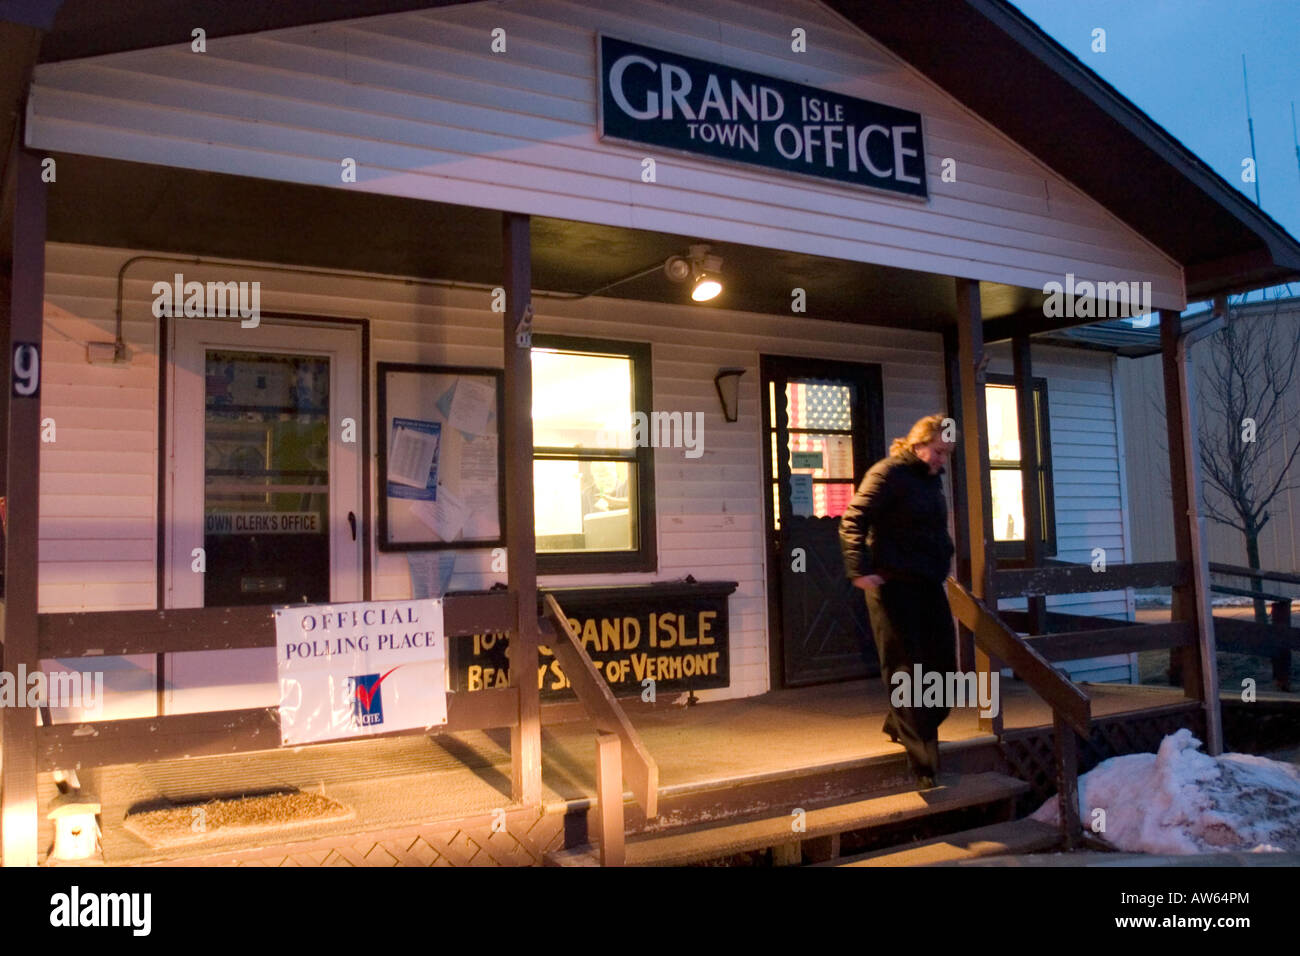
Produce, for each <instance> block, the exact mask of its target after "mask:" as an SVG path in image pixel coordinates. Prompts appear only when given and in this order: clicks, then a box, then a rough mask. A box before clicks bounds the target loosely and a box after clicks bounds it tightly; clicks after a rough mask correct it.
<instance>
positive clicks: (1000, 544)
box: [984, 372, 1056, 561]
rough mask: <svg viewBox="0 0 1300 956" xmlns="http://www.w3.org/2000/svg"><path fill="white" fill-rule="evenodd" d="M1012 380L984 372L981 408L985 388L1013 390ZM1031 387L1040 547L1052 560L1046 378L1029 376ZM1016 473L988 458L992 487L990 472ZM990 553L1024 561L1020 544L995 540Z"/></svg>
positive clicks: (1053, 513) (1053, 520)
mask: <svg viewBox="0 0 1300 956" xmlns="http://www.w3.org/2000/svg"><path fill="white" fill-rule="evenodd" d="M1015 384H1016V380H1015V376H1014V375H1007V374H1003V373H997V372H988V373H986V374H985V381H984V385H985V389H986V390H985V396H986V397H985V403H986V405H985V407H986V408H987V401H988V399H987V387H988V386H989V385H1002V386H1011V387H1012V388H1014V387H1015ZM1031 388H1032V390H1033V393H1034V399H1035V403H1034V411H1035V413H1036V420H1035V422H1034V425H1035V435H1036V437H1037V440H1038V449H1039V454H1038V494H1039V508H1040V509H1041V520H1042V530H1043V537H1042V544H1043V557H1044V558H1053V557H1055V556H1056V498H1055V491H1054V488H1053V481H1052V474H1053V471H1052V428H1051V421H1050V420H1051V412H1050V407H1049V405H1048V403H1047V379H1046V378H1042V377H1040V376H1033V378H1032V379H1031ZM995 470H996V471H1019V470H1020V468H1019V466H1017V467H1015V468H1011V467H1008V466H1006V465H1003V466H998V467H995V466H994V464H993V461H992V459H990V460H989V481H990V485H991V484H992V474H993V472H994V471H995ZM993 550H994V554H995V556H996V557H997V558H998V560H999V561H1001V560H1007V561H1025V560H1027V559H1028V558H1027V555H1026V548H1025V542H1023V541H997V540H996V539H995V540H994V542H993Z"/></svg>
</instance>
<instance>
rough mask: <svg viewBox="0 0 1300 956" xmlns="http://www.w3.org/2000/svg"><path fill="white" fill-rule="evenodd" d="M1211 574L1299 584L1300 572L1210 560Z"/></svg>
mask: <svg viewBox="0 0 1300 956" xmlns="http://www.w3.org/2000/svg"><path fill="white" fill-rule="evenodd" d="M1210 573H1211V574H1226V575H1228V576H1230V577H1236V578H1258V579H1260V580H1261V581H1277V582H1279V583H1281V584H1300V574H1292V573H1291V572H1289V571H1265V570H1263V569H1262V568H1261V569H1258V570H1256V569H1254V568H1243V567H1242V566H1241V565H1238V564H1218V563H1217V562H1214V561H1211V562H1210Z"/></svg>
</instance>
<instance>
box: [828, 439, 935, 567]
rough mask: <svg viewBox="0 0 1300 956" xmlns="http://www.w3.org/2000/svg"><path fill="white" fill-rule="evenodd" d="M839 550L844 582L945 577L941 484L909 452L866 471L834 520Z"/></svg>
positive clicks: (925, 466)
mask: <svg viewBox="0 0 1300 956" xmlns="http://www.w3.org/2000/svg"><path fill="white" fill-rule="evenodd" d="M840 548H841V549H842V550H843V552H844V570H845V572H846V573H847V574H848V576H849V578H850V579H855V578H860V577H862V576H863V575H866V574H879V575H880V576H882V577H884V578H886V579H887V578H889V577H891V576H897V577H913V578H916V577H919V578H924V579H925V580H928V581H936V582H941V581H943V579H944V578H946V577H947V576H948V571H949V568H950V567H951V563H952V555H953V544H952V538H951V537H949V535H948V503H947V501H945V500H944V496H943V481H942V480H941V478H940V477H939V475H932V474H930V466H929V465H927V464H926V463H925V462H923V461H921V459H919V458H917V457H916V456H915V455H913V454H912V453H911V452H904V453H903V454H902V455H901V456H899V457H891V458H883V459H881V460H880V461H878V462H876V463H875V464H874V465H872V466H871V468H870V469H869V470H868V471H867V473H866V475H865V476H864V477H863V479H862V484H860V485H859V486H858V490H857V493H856V494H855V495H854V496H853V500H852V501H850V502H849V506H848V508H846V509H845V511H844V514H843V515H842V516H841V518H840Z"/></svg>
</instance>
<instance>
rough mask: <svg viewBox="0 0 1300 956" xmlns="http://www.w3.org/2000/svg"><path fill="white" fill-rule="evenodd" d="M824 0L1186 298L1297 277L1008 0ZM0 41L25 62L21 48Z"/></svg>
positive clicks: (1198, 171)
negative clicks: (1032, 161)
mask: <svg viewBox="0 0 1300 956" xmlns="http://www.w3.org/2000/svg"><path fill="white" fill-rule="evenodd" d="M458 2H463V0H307V2H298V3H280V4H266V3H261V2H251V0H250V2H225V0H119V2H117V3H114V4H112V5H111V6H110V5H105V4H103V3H100V2H99V0H63V2H59V0H44V2H41V0H29V2H27V3H25V4H19V5H17V6H19V7H25V8H28V13H27V14H26V15H25V16H21V17H20V16H19V15H17V14H16V13H8V14H6V15H5V18H6V19H9V20H13V21H16V22H26V23H29V24H35V25H38V26H44V25H46V24H52V26H51V28H50V29H49V32H48V33H46V34H45V36H44V38H43V40H42V42H41V45H40V52H39V57H38V61H39V62H52V61H57V60H66V59H75V58H80V57H88V56H96V55H100V54H106V53H111V52H117V51H122V50H130V49H140V48H146V47H151V46H159V45H164V44H168V43H175V42H177V41H178V40H185V41H188V40H189V36H190V31H191V29H192V28H193V26H194V25H195V24H196V23H202V24H204V27H205V29H206V30H207V35H208V36H209V37H218V36H230V35H235V34H240V33H252V32H259V31H264V30H271V29H279V28H284V27H291V26H297V25H302V24H308V23H316V22H325V21H330V20H339V19H351V18H356V17H364V16H373V15H380V14H387V13H397V12H401V11H405V10H414V9H428V8H435V7H442V6H451V5H455V4H456V3H458ZM825 2H826V4H827V6H829V7H830V8H831V9H833V10H835V11H837V12H838V13H839V14H840V15H842V16H843V17H845V18H846V19H847V20H849V21H850V22H852V23H853V24H855V25H856V26H858V27H859V28H861V29H862V30H863V32H865V33H866V34H867V35H869V36H871V37H872V38H873V39H874V40H876V41H877V42H879V43H882V44H883V45H885V46H886V47H888V48H889V49H890V50H891V51H893V52H894V53H895V54H897V55H898V56H900V57H901V58H903V59H904V60H906V61H907V62H909V63H910V64H912V65H913V66H914V67H916V68H917V69H918V70H920V71H921V72H922V73H924V74H925V75H926V76H927V77H929V78H930V79H931V80H932V81H934V82H935V83H937V84H938V85H939V86H940V87H942V88H943V89H944V90H945V91H947V92H948V93H949V94H950V95H952V96H953V97H955V98H956V99H957V100H959V101H961V102H962V103H964V104H965V105H967V106H968V107H970V108H971V109H972V110H974V111H975V112H976V113H978V114H980V115H982V116H983V117H985V118H986V119H988V120H989V121H990V122H992V123H994V124H996V125H997V126H998V128H999V129H1001V130H1002V131H1003V132H1005V133H1006V134H1007V135H1008V136H1010V137H1011V138H1012V139H1014V140H1015V141H1016V142H1018V143H1019V144H1020V145H1021V146H1023V147H1024V148H1025V149H1027V150H1029V151H1030V152H1031V153H1033V154H1034V155H1036V156H1037V157H1038V158H1040V159H1041V160H1043V161H1044V162H1045V163H1047V164H1048V165H1049V166H1050V167H1052V168H1053V169H1055V170H1057V171H1058V172H1059V173H1061V174H1062V175H1064V176H1065V177H1066V178H1067V179H1069V180H1070V181H1071V182H1073V183H1075V184H1076V185H1077V186H1079V187H1080V188H1081V189H1083V190H1084V191H1085V192H1086V193H1088V194H1089V195H1090V196H1092V197H1093V198H1095V199H1096V200H1097V201H1098V202H1101V203H1102V204H1104V205H1105V206H1106V207H1107V208H1108V209H1110V210H1111V211H1112V212H1113V213H1114V214H1115V215H1117V216H1118V217H1119V218H1120V219H1122V220H1123V221H1124V222H1126V223H1127V224H1128V225H1130V226H1131V227H1132V228H1134V229H1136V230H1137V231H1138V232H1139V233H1141V234H1142V235H1143V236H1145V237H1146V238H1147V239H1149V240H1150V241H1151V242H1152V243H1154V244H1155V245H1156V246H1158V247H1159V248H1160V249H1161V250H1163V251H1164V252H1165V253H1167V254H1168V255H1169V256H1171V257H1172V258H1173V259H1175V260H1176V261H1177V262H1179V263H1181V264H1182V265H1183V266H1184V268H1185V270H1186V277H1187V295H1188V298H1189V299H1196V298H1204V297H1209V296H1212V295H1216V294H1221V293H1225V292H1231V291H1240V290H1244V289H1249V288H1257V287H1260V286H1265V285H1273V284H1277V283H1280V282H1283V281H1287V280H1288V279H1291V278H1295V277H1300V243H1297V241H1296V240H1295V239H1294V238H1293V237H1292V236H1291V235H1289V234H1288V233H1287V231H1286V230H1285V229H1284V228H1283V227H1282V226H1281V225H1279V224H1278V223H1277V222H1275V221H1274V220H1273V219H1272V218H1270V217H1269V216H1268V215H1267V214H1266V213H1264V212H1263V211H1262V210H1260V209H1259V208H1257V207H1256V206H1254V205H1253V204H1252V203H1251V202H1250V201H1249V200H1248V199H1247V198H1246V197H1245V196H1244V195H1243V194H1242V193H1241V192H1240V191H1238V190H1237V189H1235V188H1233V187H1232V186H1231V185H1230V184H1229V183H1228V182H1227V181H1225V180H1224V179H1223V178H1222V177H1221V176H1219V175H1218V174H1217V173H1215V172H1214V170H1213V169H1211V168H1210V167H1209V166H1208V165H1207V164H1205V163H1204V162H1202V161H1201V160H1200V159H1199V158H1197V157H1196V156H1195V155H1194V154H1193V153H1192V152H1191V151H1190V150H1188V149H1187V148H1186V147H1184V146H1183V145H1182V144H1181V143H1179V142H1178V141H1177V140H1176V139H1175V138H1174V137H1173V136H1171V135H1170V134H1169V133H1168V132H1166V131H1165V130H1164V129H1162V128H1161V127H1160V126H1159V125H1158V124H1156V123H1155V122H1154V121H1152V119H1151V118H1150V117H1148V116H1147V115H1146V114H1145V113H1143V112H1142V111H1141V110H1139V109H1138V108H1137V107H1136V106H1134V105H1133V104H1132V103H1131V102H1129V101H1128V100H1127V99H1126V98H1125V97H1124V96H1123V95H1121V94H1120V93H1119V92H1118V91H1117V90H1116V89H1115V88H1114V87H1112V86H1110V85H1109V84H1108V83H1106V82H1105V81H1104V80H1102V79H1101V78H1100V77H1099V76H1097V74H1095V73H1094V72H1093V71H1092V70H1090V69H1089V68H1088V67H1087V66H1085V65H1084V64H1083V63H1082V62H1080V61H1079V60H1078V59H1077V58H1076V57H1074V56H1073V55H1072V54H1071V53H1069V51H1067V50H1066V49H1065V48H1064V47H1062V46H1061V45H1060V44H1058V43H1057V42H1056V41H1054V40H1053V39H1052V38H1051V37H1049V36H1048V35H1047V34H1045V33H1044V32H1043V31H1042V30H1040V29H1039V28H1038V27H1037V26H1036V25H1035V24H1034V23H1033V22H1032V21H1030V20H1029V19H1028V18H1027V17H1025V16H1024V15H1023V14H1021V13H1020V12H1019V11H1018V10H1016V9H1015V8H1014V7H1013V6H1011V4H1010V3H1008V2H1006V0H944V2H941V3H936V2H935V0H892V2H890V3H887V4H882V3H877V2H874V0H825ZM0 41H2V42H3V43H4V45H5V46H6V47H10V46H11V42H12V49H7V50H6V53H13V54H14V55H15V56H14V59H15V60H18V61H21V60H22V59H27V58H29V57H30V56H31V54H30V52H29V51H28V50H27V49H25V48H24V44H25V42H26V41H25V40H21V41H20V40H13V41H11V40H10V38H9V36H8V35H7V34H6V35H4V36H2V37H0ZM971 50H978V51H979V57H978V58H975V57H972V56H971V55H970V51H971ZM0 59H4V58H0ZM977 61H978V69H973V68H972V64H974V63H975V62H977ZM9 79H12V78H9V77H6V84H7V85H8V86H9V87H10V88H9V89H7V90H5V91H3V92H5V93H6V94H12V93H13V92H15V91H16V90H15V88H14V87H13V85H12V83H9ZM1135 184H1136V185H1135ZM1171 209H1172V210H1177V211H1178V212H1177V215H1170V210H1171ZM3 234H4V235H5V239H4V240H3V241H5V242H7V241H8V236H7V230H5V231H4V233H3ZM0 251H2V252H5V253H7V251H8V250H7V249H6V250H0Z"/></svg>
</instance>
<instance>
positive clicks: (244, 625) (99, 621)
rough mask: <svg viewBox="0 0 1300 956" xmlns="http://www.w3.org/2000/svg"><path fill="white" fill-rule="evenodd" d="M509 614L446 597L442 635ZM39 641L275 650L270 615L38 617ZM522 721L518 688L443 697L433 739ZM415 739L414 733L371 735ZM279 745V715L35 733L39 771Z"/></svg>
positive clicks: (250, 611) (88, 651)
mask: <svg viewBox="0 0 1300 956" xmlns="http://www.w3.org/2000/svg"><path fill="white" fill-rule="evenodd" d="M514 608H515V595H514V594H512V593H511V592H508V591H484V592H479V593H471V594H459V595H448V596H447V597H446V598H444V599H443V632H444V634H445V635H446V636H447V638H448V640H451V639H454V638H458V637H468V636H470V635H472V634H483V633H489V632H506V631H510V630H512V629H513V626H514V620H515V617H514V614H515V610H514ZM37 642H38V649H39V654H40V657H41V658H42V659H48V658H82V659H85V658H94V657H111V656H119V655H126V654H162V653H176V652H182V651H215V650H238V649H244V648H258V647H270V648H273V647H275V617H274V613H273V609H272V608H271V607H270V606H258V607H216V608H177V609H170V610H163V611H90V612H83V613H78V614H41V615H39V616H38V618H37ZM571 709H572V708H570V710H571ZM518 719H519V693H518V690H517V688H515V687H502V688H496V689H490V690H481V691H475V692H474V693H472V694H469V693H466V694H449V695H448V696H447V723H446V724H445V725H444V726H441V727H439V728H437V731H438V732H439V733H452V732H455V731H464V730H482V729H488V728H492V727H508V726H510V725H511V724H514V723H515V722H516V721H517V720H518ZM411 733H414V731H395V732H394V733H392V734H374V735H372V736H373V737H381V736H400V735H405V734H411ZM279 746H280V721H279V715H278V711H277V709H276V708H275V707H253V708H246V709H241V710H223V711H208V712H205V713H197V714H170V715H165V716H164V715H160V716H157V717H137V718H128V719H124V720H102V721H81V722H77V723H67V724H54V725H52V726H48V725H47V726H42V727H38V728H37V772H38V773H45V772H49V771H53V770H69V769H79V768H87V767H96V766H105V765H108V764H119V763H145V762H148V761H153V760H167V759H172V758H177V757H187V756H188V757H199V756H213V755H218V754H232V753H243V752H247V751H253V750H270V749H274V748H276V747H279Z"/></svg>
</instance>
